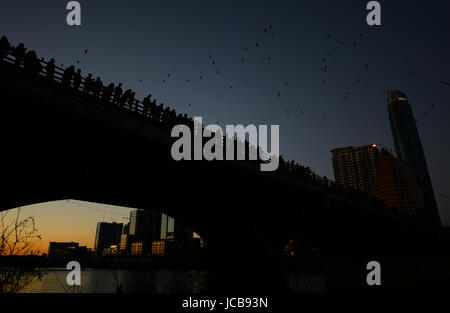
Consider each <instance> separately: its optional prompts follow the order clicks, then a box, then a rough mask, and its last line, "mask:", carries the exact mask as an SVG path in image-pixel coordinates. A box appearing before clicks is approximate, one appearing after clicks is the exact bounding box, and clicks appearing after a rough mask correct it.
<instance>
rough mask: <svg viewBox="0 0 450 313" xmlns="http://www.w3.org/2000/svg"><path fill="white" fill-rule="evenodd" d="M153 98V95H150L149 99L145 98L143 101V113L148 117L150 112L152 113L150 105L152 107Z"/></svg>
mask: <svg viewBox="0 0 450 313" xmlns="http://www.w3.org/2000/svg"><path fill="white" fill-rule="evenodd" d="M151 97H152V95H148V96H147V97H145V98H144V100H142V103H143V106H144V107H143V111H142V114H143V115H144V116H145V117H147V115H148V113H149V111H150V105H151V101H150V98H151Z"/></svg>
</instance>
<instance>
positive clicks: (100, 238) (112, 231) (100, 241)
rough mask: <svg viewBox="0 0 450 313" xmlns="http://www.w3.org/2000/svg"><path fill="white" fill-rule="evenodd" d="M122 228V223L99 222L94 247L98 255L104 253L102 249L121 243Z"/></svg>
mask: <svg viewBox="0 0 450 313" xmlns="http://www.w3.org/2000/svg"><path fill="white" fill-rule="evenodd" d="M122 228H123V224H122V223H115V222H114V223H105V222H99V223H97V232H96V234H95V244H94V249H95V252H96V254H97V255H102V251H103V249H105V248H108V247H110V246H113V245H119V244H120V236H121V234H122Z"/></svg>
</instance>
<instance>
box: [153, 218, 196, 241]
mask: <svg viewBox="0 0 450 313" xmlns="http://www.w3.org/2000/svg"><path fill="white" fill-rule="evenodd" d="M160 238H161V240H169V241H170V240H176V241H178V242H189V241H192V239H193V238H194V232H193V231H192V230H190V229H189V228H188V227H186V226H185V225H184V224H182V223H180V222H178V221H176V220H175V219H173V218H172V217H170V216H168V215H166V214H162V216H161V237H160Z"/></svg>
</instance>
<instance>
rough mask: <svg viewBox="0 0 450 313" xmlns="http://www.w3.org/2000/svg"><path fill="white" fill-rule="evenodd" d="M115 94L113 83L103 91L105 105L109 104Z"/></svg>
mask: <svg viewBox="0 0 450 313" xmlns="http://www.w3.org/2000/svg"><path fill="white" fill-rule="evenodd" d="M113 93H114V84H113V83H111V84H109V85H108V87H106V88H105V89H104V91H103V95H102V99H103V102H104V103H105V104H109V102H110V101H111V97H112V95H113Z"/></svg>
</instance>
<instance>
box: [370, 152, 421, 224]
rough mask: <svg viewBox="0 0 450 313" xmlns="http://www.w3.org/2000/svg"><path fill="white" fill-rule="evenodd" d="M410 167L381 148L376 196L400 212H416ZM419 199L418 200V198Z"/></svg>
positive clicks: (413, 213) (412, 213)
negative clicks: (404, 165) (406, 166)
mask: <svg viewBox="0 0 450 313" xmlns="http://www.w3.org/2000/svg"><path fill="white" fill-rule="evenodd" d="M409 175H410V174H409V173H408V169H407V168H405V167H403V166H402V164H401V163H400V162H399V161H398V160H397V159H396V158H395V157H394V156H393V155H392V154H391V153H389V152H388V151H387V150H385V149H381V152H380V154H379V156H378V162H377V176H376V177H377V178H376V186H375V194H376V197H377V198H378V199H380V200H383V201H384V202H385V203H386V204H387V206H389V207H390V208H393V209H395V210H396V211H397V212H400V213H407V214H411V215H415V214H416V210H415V201H414V197H413V194H414V193H413V190H414V187H415V186H412V185H411V183H410V182H409V181H410V180H409V178H410V177H409ZM416 201H417V200H416Z"/></svg>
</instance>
